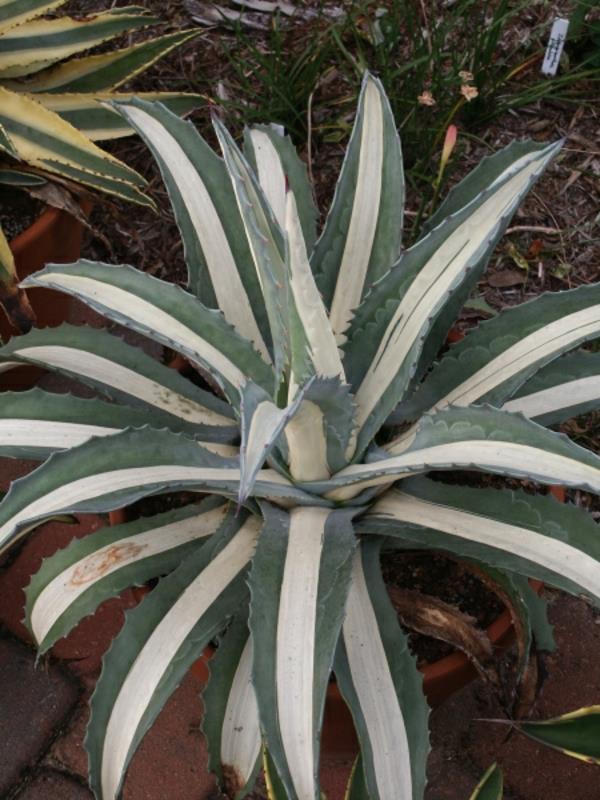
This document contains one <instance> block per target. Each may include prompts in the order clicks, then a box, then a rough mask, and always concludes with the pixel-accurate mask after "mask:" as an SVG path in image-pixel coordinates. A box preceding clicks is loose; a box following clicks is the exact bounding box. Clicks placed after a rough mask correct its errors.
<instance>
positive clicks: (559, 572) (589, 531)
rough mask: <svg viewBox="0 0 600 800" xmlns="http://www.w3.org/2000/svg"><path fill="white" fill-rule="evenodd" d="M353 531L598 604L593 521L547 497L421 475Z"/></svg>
mask: <svg viewBox="0 0 600 800" xmlns="http://www.w3.org/2000/svg"><path fill="white" fill-rule="evenodd" d="M357 529H358V530H359V531H360V532H361V533H375V534H378V535H383V536H394V537H396V536H398V537H400V538H403V539H406V540H408V541H411V542H413V544H414V543H416V544H418V546H419V547H423V546H424V547H426V548H434V549H439V550H446V551H448V552H451V553H454V554H456V555H458V556H460V557H461V558H473V559H476V560H477V561H480V562H482V563H485V564H489V565H491V566H493V567H496V568H497V569H501V570H506V571H508V572H516V573H518V574H520V575H527V576H529V577H531V578H537V579H539V580H542V581H544V582H546V583H548V584H550V585H551V586H556V587H558V588H559V589H563V590H564V591H567V592H571V593H572V594H585V595H586V596H587V597H589V598H591V599H592V600H593V601H594V602H595V603H599V602H600V537H599V536H598V525H597V524H596V523H595V522H594V521H593V519H592V518H591V517H590V515H589V514H587V513H586V512H585V511H583V509H580V508H578V507H577V506H573V505H568V504H564V503H559V502H558V501H556V500H555V499H554V498H553V497H544V496H541V495H540V496H536V495H531V494H525V493H524V492H511V491H508V490H498V489H480V488H477V489H474V488H467V487H464V486H454V485H449V484H444V483H440V482H438V481H430V480H426V479H424V478H420V479H416V480H410V481H403V483H402V484H401V488H400V489H394V490H392V491H390V492H388V493H387V494H386V495H385V496H384V497H382V498H381V499H380V500H378V501H377V502H376V503H375V504H374V506H373V507H372V509H370V510H369V512H368V514H367V515H366V516H365V517H363V518H362V519H361V521H360V523H359V524H358V525H357ZM544 641H545V643H548V639H547V633H546V635H545V636H544Z"/></svg>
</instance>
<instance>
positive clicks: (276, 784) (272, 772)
mask: <svg viewBox="0 0 600 800" xmlns="http://www.w3.org/2000/svg"><path fill="white" fill-rule="evenodd" d="M263 770H264V775H265V787H266V790H267V800H288V798H289V795H288V793H287V792H286V790H285V787H284V785H283V783H282V782H281V779H280V777H279V775H278V774H277V769H276V768H275V764H274V763H273V759H272V758H271V756H270V755H269V751H268V750H267V748H266V747H263Z"/></svg>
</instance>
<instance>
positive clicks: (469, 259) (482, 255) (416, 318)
mask: <svg viewBox="0 0 600 800" xmlns="http://www.w3.org/2000/svg"><path fill="white" fill-rule="evenodd" d="M560 145H561V143H560V142H559V143H558V144H552V145H549V146H547V147H546V148H545V149H544V150H542V151H541V152H535V153H533V154H531V155H529V156H526V157H525V158H522V159H520V160H518V161H517V162H516V164H515V165H513V168H512V169H511V170H509V171H508V172H507V173H506V174H505V175H504V176H503V177H502V179H501V180H499V181H497V182H496V183H494V184H492V186H491V187H489V188H488V189H487V190H486V191H484V192H482V193H481V195H479V196H478V197H476V198H475V199H474V200H473V201H471V203H469V204H468V205H467V206H465V207H464V208H463V209H461V210H460V211H459V212H457V213H456V214H455V215H454V216H452V217H449V218H448V219H446V220H445V221H444V222H443V223H442V224H441V225H439V226H438V227H437V228H435V229H434V230H433V231H432V232H431V233H430V234H429V235H428V236H426V237H425V238H423V239H421V240H420V241H419V242H417V243H416V244H415V245H414V246H413V247H411V248H410V249H409V250H407V251H406V252H405V253H404V254H403V256H402V257H401V258H400V260H399V261H398V262H397V264H396V265H395V266H394V267H393V269H392V270H391V271H390V272H389V273H388V274H387V275H386V276H385V277H384V278H383V279H382V280H381V281H380V282H379V283H378V284H376V285H375V287H374V288H373V290H372V291H371V292H370V293H369V295H368V296H367V297H366V298H365V301H364V302H363V304H362V305H361V307H360V308H359V309H358V310H357V313H356V316H355V318H354V320H353V322H352V325H351V327H350V330H349V332H348V339H349V341H348V344H347V346H346V348H345V350H346V352H345V357H344V367H345V369H346V375H347V376H348V380H349V382H350V383H351V384H352V386H353V387H354V390H355V393H356V404H357V407H358V420H357V421H358V423H359V427H360V429H361V430H360V434H359V445H358V450H357V452H359V453H360V452H363V451H364V448H365V447H366V446H367V444H368V443H369V442H370V440H371V439H372V438H373V436H374V434H375V433H376V432H377V430H378V429H379V428H380V427H381V425H382V424H383V422H384V421H385V419H386V418H387V416H388V415H389V414H390V412H391V411H392V409H393V408H394V406H395V405H396V404H397V403H398V402H400V401H401V400H402V399H403V398H404V396H405V393H406V392H407V390H408V389H409V386H410V382H411V379H412V377H413V375H414V373H415V370H416V367H417V362H418V358H419V356H420V353H421V351H422V346H423V341H424V339H425V337H426V334H427V332H428V331H429V330H430V329H431V325H432V322H433V320H434V319H435V318H436V316H437V315H438V314H439V312H440V311H441V310H442V308H443V307H444V305H445V303H446V300H447V298H448V297H449V296H450V295H451V293H452V292H453V291H455V290H456V289H457V288H458V287H459V286H460V285H461V283H463V281H464V280H465V279H466V277H467V276H468V274H469V272H470V270H471V269H473V268H474V267H475V266H476V265H477V264H481V263H482V262H483V260H486V259H487V258H489V256H490V255H491V253H492V251H493V249H494V247H495V245H496V243H497V242H498V240H499V239H500V237H501V235H502V233H503V232H504V230H505V228H506V226H507V225H508V222H509V220H510V218H511V216H512V214H513V212H514V211H515V210H516V208H517V206H518V205H519V203H520V202H521V200H522V198H523V196H524V195H525V194H526V193H527V191H528V190H529V189H530V188H531V185H532V184H533V182H534V181H535V180H536V179H537V177H538V176H539V175H540V173H541V172H542V170H543V169H544V167H545V166H546V164H547V163H548V161H549V160H550V159H551V158H552V157H553V156H554V155H555V153H556V152H557V150H558V148H559V147H560Z"/></svg>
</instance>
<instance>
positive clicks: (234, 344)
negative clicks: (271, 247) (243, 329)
mask: <svg viewBox="0 0 600 800" xmlns="http://www.w3.org/2000/svg"><path fill="white" fill-rule="evenodd" d="M21 285H22V286H24V287H35V286H43V287H45V288H49V289H58V290H60V291H63V292H67V293H69V294H71V295H73V296H75V297H77V298H78V299H80V300H83V302H85V303H87V305H89V306H91V307H92V308H93V309H95V310H96V311H99V312H100V313H101V314H104V316H106V317H108V318H109V319H112V320H114V321H115V322H119V323H120V324H122V325H125V326H126V327H129V328H132V329H133V330H137V331H139V332H140V333H143V334H144V335H146V336H148V337H150V338H151V339H154V340H155V341H158V342H160V343H161V344H163V345H166V346H167V347H171V348H173V349H175V350H177V351H178V352H180V353H182V354H183V355H185V356H187V357H188V358H189V359H190V360H192V361H194V362H196V363H198V364H199V365H200V366H201V367H202V368H204V369H206V370H208V371H209V372H210V373H211V375H213V377H214V378H215V379H216V380H217V381H218V383H219V385H220V386H221V387H222V388H223V390H224V391H225V393H226V394H227V396H228V398H229V399H230V402H231V403H232V404H233V405H236V404H237V403H238V402H239V389H240V388H241V387H242V386H243V385H244V383H245V382H246V380H247V379H248V378H251V379H252V380H254V382H255V383H257V384H258V385H259V386H262V387H263V388H264V389H265V390H266V391H267V392H271V391H272V389H273V371H272V370H271V368H270V367H269V366H268V365H267V364H266V363H265V362H264V361H263V360H262V358H261V357H260V356H259V354H258V353H257V352H256V350H254V348H253V347H252V345H251V344H250V343H249V342H248V341H247V340H246V339H244V338H242V337H241V336H240V335H239V334H237V333H236V332H235V331H234V330H233V328H231V326H230V325H229V324H228V323H227V322H226V321H225V319H224V318H223V316H222V315H221V314H220V313H219V312H218V311H215V310H213V309H209V308H206V306H204V305H202V303H200V301H199V300H197V299H196V298H195V297H193V295H191V294H189V293H188V292H185V291H183V290H182V289H180V288H179V287H178V286H175V285H173V284H170V283H167V282H165V281H160V280H158V278H155V277H153V276H151V275H147V274H145V273H143V272H140V271H139V270H136V269H133V267H127V266H121V267H114V266H110V265H108V264H99V263H95V262H92V261H85V260H81V261H78V262H76V263H74V264H49V265H47V266H46V268H45V269H44V270H42V271H41V272H36V273H35V274H34V275H31V276H30V277H28V278H26V279H25V280H24V281H22V284H21Z"/></svg>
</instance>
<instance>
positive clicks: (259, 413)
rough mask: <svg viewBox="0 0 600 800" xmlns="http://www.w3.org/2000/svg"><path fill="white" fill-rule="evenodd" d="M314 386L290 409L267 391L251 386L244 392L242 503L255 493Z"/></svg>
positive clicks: (241, 410)
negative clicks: (279, 442)
mask: <svg viewBox="0 0 600 800" xmlns="http://www.w3.org/2000/svg"><path fill="white" fill-rule="evenodd" d="M309 387H310V383H309V384H307V385H306V386H304V387H303V388H302V389H301V390H300V391H299V392H298V393H297V396H296V397H295V398H294V400H293V402H292V403H290V404H289V405H288V406H287V407H286V408H278V407H277V406H276V405H275V403H273V401H272V400H271V399H270V398H269V396H268V395H267V394H266V392H265V391H264V390H263V389H260V388H259V387H258V386H257V385H256V384H254V383H247V384H246V386H244V388H243V389H242V392H241V396H242V399H241V404H240V418H241V428H242V444H241V451H240V472H241V477H240V488H239V494H238V502H239V503H243V502H245V500H246V498H247V497H248V496H249V495H250V494H251V493H252V488H253V486H254V481H255V480H256V476H257V475H258V473H259V470H260V468H261V467H262V466H263V464H264V462H265V461H266V459H267V458H268V457H269V455H270V453H271V451H272V450H273V448H274V447H275V445H276V444H277V440H278V439H279V437H280V435H281V434H282V433H283V431H284V429H285V427H286V425H288V424H289V422H290V420H292V419H293V417H294V415H295V414H296V413H298V411H299V409H301V408H302V403H303V398H304V396H305V394H306V391H307V390H308V389H309Z"/></svg>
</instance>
